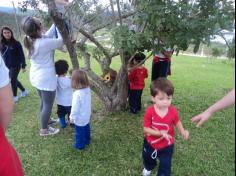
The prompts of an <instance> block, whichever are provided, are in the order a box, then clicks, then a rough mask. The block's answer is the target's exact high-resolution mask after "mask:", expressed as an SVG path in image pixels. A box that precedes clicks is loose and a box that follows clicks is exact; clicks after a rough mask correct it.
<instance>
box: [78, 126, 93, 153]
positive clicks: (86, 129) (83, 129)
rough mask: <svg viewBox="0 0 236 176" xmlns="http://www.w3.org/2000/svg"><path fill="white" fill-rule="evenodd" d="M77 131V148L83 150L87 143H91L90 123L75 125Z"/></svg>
mask: <svg viewBox="0 0 236 176" xmlns="http://www.w3.org/2000/svg"><path fill="white" fill-rule="evenodd" d="M75 131H76V134H75V148H77V149H80V150H82V149H84V148H85V146H86V145H89V144H90V140H91V134H90V124H87V125H86V126H77V125H75Z"/></svg>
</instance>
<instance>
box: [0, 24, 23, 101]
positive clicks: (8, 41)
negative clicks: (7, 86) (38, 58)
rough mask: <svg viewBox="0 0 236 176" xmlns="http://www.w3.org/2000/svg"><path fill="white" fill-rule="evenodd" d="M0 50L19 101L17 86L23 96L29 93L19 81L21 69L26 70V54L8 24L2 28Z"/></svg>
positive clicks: (15, 96) (16, 99) (15, 95)
mask: <svg viewBox="0 0 236 176" xmlns="http://www.w3.org/2000/svg"><path fill="white" fill-rule="evenodd" d="M0 51H1V54H2V57H3V59H4V62H5V64H6V66H7V67H8V69H9V75H10V78H11V87H12V91H13V95H14V102H17V101H18V96H17V87H19V88H20V90H21V91H22V93H21V96H22V97H25V96H26V94H27V92H26V90H25V88H24V87H23V85H22V84H21V83H20V82H19V81H18V75H19V72H20V70H21V69H22V71H23V72H25V71H26V69H25V67H26V63H25V55H24V52H23V49H22V46H21V44H20V42H19V41H17V40H16V39H15V38H14V34H13V31H12V30H11V29H10V28H9V27H6V26H5V27H3V28H2V30H1V41H0Z"/></svg>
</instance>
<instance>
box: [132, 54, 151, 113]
mask: <svg viewBox="0 0 236 176" xmlns="http://www.w3.org/2000/svg"><path fill="white" fill-rule="evenodd" d="M145 58H146V56H145V55H144V54H143V53H137V54H136V55H135V56H134V58H133V60H132V65H133V66H134V67H135V68H134V69H132V70H131V71H130V72H129V75H128V79H129V86H130V87H129V111H130V113H132V114H137V113H138V112H139V111H140V110H141V107H142V103H141V99H142V93H143V89H144V87H145V79H146V78H147V77H148V70H147V69H146V68H145V67H144V66H143V64H141V63H142V62H143V61H144V60H145ZM135 65H140V66H137V67H136V66H135Z"/></svg>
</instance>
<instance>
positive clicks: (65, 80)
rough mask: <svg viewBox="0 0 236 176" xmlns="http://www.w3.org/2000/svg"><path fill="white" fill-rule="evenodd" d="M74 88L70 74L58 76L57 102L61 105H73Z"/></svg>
mask: <svg viewBox="0 0 236 176" xmlns="http://www.w3.org/2000/svg"><path fill="white" fill-rule="evenodd" d="M72 95H73V90H72V87H71V78H70V77H69V76H63V77H57V92H56V103H57V104H58V105H61V106H71V105H72Z"/></svg>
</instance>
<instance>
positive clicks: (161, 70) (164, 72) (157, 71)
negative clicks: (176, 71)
mask: <svg viewBox="0 0 236 176" xmlns="http://www.w3.org/2000/svg"><path fill="white" fill-rule="evenodd" d="M169 69H170V62H169V61H159V62H157V63H153V65H152V81H154V80H156V79H158V78H160V77H164V78H166V77H167V76H168V73H169Z"/></svg>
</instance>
